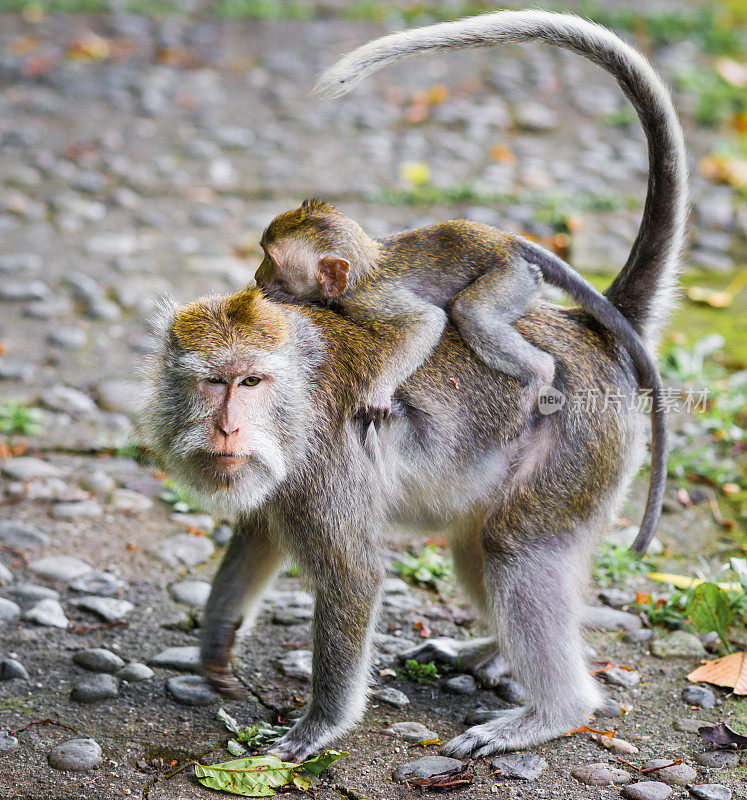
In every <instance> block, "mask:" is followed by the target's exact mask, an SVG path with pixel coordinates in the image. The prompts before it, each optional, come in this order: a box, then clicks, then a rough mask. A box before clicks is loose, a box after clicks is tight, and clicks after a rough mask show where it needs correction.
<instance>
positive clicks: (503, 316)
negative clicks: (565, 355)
mask: <svg viewBox="0 0 747 800" xmlns="http://www.w3.org/2000/svg"><path fill="white" fill-rule="evenodd" d="M540 286H541V277H540V276H539V275H538V273H537V270H536V268H535V267H533V266H532V265H531V264H529V263H528V262H527V261H525V260H524V259H522V258H517V257H512V259H511V261H510V263H509V265H508V266H500V267H495V268H494V269H492V270H490V271H489V272H486V273H485V274H484V275H482V276H481V277H479V278H477V279H476V280H475V281H473V282H472V283H471V284H470V285H469V286H467V287H465V288H464V289H463V290H462V291H461V292H459V294H457V295H456V296H455V297H454V299H453V300H452V302H451V308H450V317H451V319H452V320H453V322H454V324H455V325H456V326H457V328H458V329H459V333H460V334H461V336H462V338H463V339H464V340H465V342H467V344H468V345H469V346H470V348H471V349H472V351H473V352H474V353H475V355H477V356H478V357H479V358H480V359H481V360H482V361H483V362H484V363H485V364H487V365H488V366H489V367H491V368H492V369H496V370H499V371H501V372H505V373H507V374H508V375H512V376H513V377H515V378H519V379H520V380H521V381H522V382H524V383H526V384H529V385H530V386H532V387H535V388H536V389H539V387H541V386H543V385H545V384H549V383H552V379H553V376H554V374H555V362H554V360H553V358H552V356H551V355H550V354H549V353H545V352H544V351H543V350H539V349H538V348H536V347H534V346H533V345H531V344H530V343H529V342H528V341H527V340H526V339H525V338H524V337H523V336H522V335H521V334H520V333H519V332H518V331H517V330H516V328H514V327H513V325H512V323H513V322H515V321H516V320H517V319H518V318H519V317H521V316H522V314H524V312H525V311H526V310H527V308H528V307H529V305H530V304H531V303H532V301H533V300H534V299H535V298H536V297H537V295H538V293H539V290H540Z"/></svg>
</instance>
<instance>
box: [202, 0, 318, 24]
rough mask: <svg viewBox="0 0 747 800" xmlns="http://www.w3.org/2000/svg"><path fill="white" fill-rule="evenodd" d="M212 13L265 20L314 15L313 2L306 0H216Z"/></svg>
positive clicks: (306, 17)
mask: <svg viewBox="0 0 747 800" xmlns="http://www.w3.org/2000/svg"><path fill="white" fill-rule="evenodd" d="M212 10H213V13H215V14H217V15H218V16H219V17H226V18H227V19H246V18H248V19H257V20H263V21H265V22H278V21H280V20H307V19H311V18H312V17H314V16H315V13H316V8H315V5H314V3H312V2H308V0H288V2H279V0H217V2H214V3H213V4H212Z"/></svg>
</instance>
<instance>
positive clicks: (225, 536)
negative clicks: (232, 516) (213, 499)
mask: <svg viewBox="0 0 747 800" xmlns="http://www.w3.org/2000/svg"><path fill="white" fill-rule="evenodd" d="M232 536H233V531H232V530H231V528H230V527H229V526H228V525H219V526H218V527H217V528H216V529H215V530H214V531H213V541H214V542H215V544H217V545H218V547H225V546H226V545H227V544H228V543H229V542H230V541H231V537H232Z"/></svg>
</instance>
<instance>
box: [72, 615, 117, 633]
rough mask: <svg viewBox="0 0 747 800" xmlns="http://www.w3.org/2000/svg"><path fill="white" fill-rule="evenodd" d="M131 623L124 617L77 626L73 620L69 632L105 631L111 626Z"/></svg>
mask: <svg viewBox="0 0 747 800" xmlns="http://www.w3.org/2000/svg"><path fill="white" fill-rule="evenodd" d="M129 624H130V623H129V622H125V620H123V619H115V620H114V622H97V623H95V624H93V625H78V626H77V627H75V626H74V625H73V623H72V622H71V623H70V625H69V626H68V629H67V632H68V633H76V634H77V633H88V631H104V630H108V629H109V628H126V627H127V626H128V625H129Z"/></svg>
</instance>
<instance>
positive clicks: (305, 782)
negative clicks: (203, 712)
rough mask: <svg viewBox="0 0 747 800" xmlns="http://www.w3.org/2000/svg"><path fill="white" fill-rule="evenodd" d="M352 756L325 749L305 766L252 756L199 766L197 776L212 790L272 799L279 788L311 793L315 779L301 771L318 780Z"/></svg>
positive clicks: (304, 763) (264, 756) (265, 756)
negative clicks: (340, 760) (312, 782)
mask: <svg viewBox="0 0 747 800" xmlns="http://www.w3.org/2000/svg"><path fill="white" fill-rule="evenodd" d="M226 716H227V715H226ZM348 755H350V753H348V752H340V751H339V750H325V751H324V752H323V753H322V754H321V755H318V756H315V757H314V758H310V759H309V760H308V761H304V762H303V763H301V764H291V763H289V762H286V761H281V760H280V759H279V758H277V757H276V756H271V755H261V756H251V757H250V758H237V759H235V760H233V761H224V762H222V763H220V764H211V765H210V766H206V765H204V764H195V775H196V776H197V780H198V781H199V782H200V783H201V784H202V785H203V786H205V787H207V788H208V789H217V790H218V791H222V792H228V793H229V794H237V795H240V796H241V797H272V796H273V795H275V794H277V791H276V790H277V789H282V788H284V787H286V786H294V787H295V788H296V789H299V790H300V791H302V792H307V791H308V790H309V789H310V788H311V778H310V777H308V776H307V775H303V774H301V773H300V772H298V771H297V770H301V771H302V772H305V773H308V775H313V776H315V777H316V776H317V775H320V774H321V773H322V772H324V770H325V769H327V767H328V766H329V765H330V764H331V763H332V762H334V761H337V760H338V759H339V758H345V757H346V756H348Z"/></svg>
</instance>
